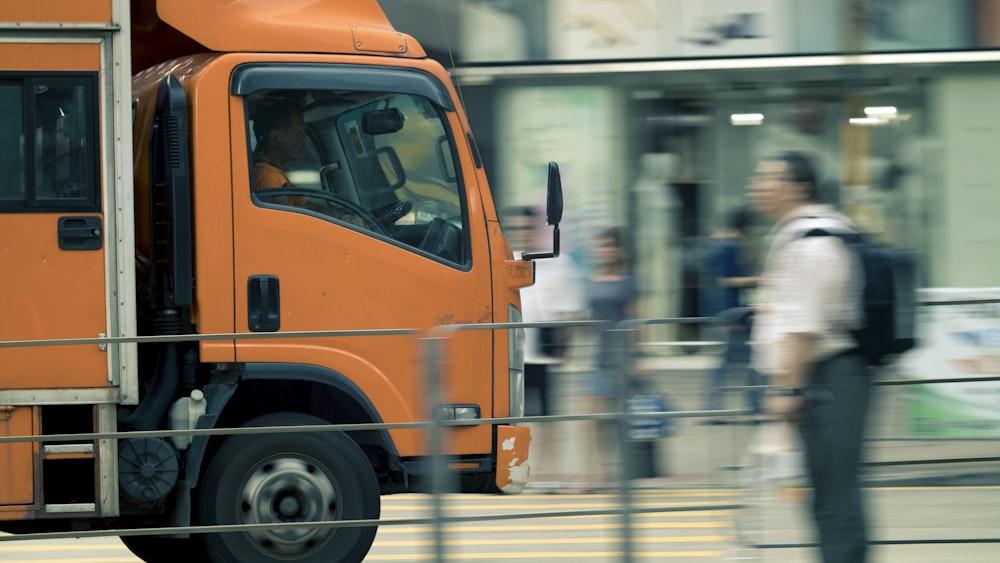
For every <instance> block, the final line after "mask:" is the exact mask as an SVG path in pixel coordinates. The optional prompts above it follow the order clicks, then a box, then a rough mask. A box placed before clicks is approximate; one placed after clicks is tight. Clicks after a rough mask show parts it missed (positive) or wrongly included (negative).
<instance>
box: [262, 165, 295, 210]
mask: <svg viewBox="0 0 1000 563" xmlns="http://www.w3.org/2000/svg"><path fill="white" fill-rule="evenodd" d="M292 187H294V186H293V185H292V182H291V180H289V179H288V176H287V175H286V174H285V172H284V171H283V170H281V169H280V168H278V167H277V166H272V165H270V164H267V163H266V162H257V163H256V164H254V166H253V191H254V192H259V191H261V190H270V189H277V188H292ZM282 199H285V198H275V200H274V201H275V203H284V204H286V205H294V206H295V207H305V205H306V198H305V197H303V196H297V195H296V196H289V197H288V200H287V201H280V200H282Z"/></svg>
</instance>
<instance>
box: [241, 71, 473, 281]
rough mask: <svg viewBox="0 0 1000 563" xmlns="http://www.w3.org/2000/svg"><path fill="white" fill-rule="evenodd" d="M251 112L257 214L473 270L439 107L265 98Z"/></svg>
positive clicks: (398, 98)
mask: <svg viewBox="0 0 1000 563" xmlns="http://www.w3.org/2000/svg"><path fill="white" fill-rule="evenodd" d="M247 105H248V122H247V127H248V133H249V134H248V137H249V139H250V147H249V150H250V152H251V162H252V170H251V186H252V191H253V196H254V200H255V202H256V203H257V204H258V205H261V206H266V207H276V208H281V209H284V210H287V211H294V212H301V213H306V214H310V215H314V216H320V217H322V218H325V219H330V220H332V221H333V222H336V223H338V224H342V225H343V226H346V227H348V228H354V229H359V230H362V231H364V232H367V233H370V234H375V235H379V236H381V237H385V238H388V239H391V240H392V241H394V242H397V243H399V244H401V245H405V246H407V247H409V248H412V249H415V250H417V251H420V252H423V253H427V254H430V255H432V256H433V257H435V258H437V259H440V260H444V261H448V262H452V263H455V264H460V265H461V264H465V263H466V261H467V257H468V255H469V253H468V250H467V249H468V243H467V242H466V240H465V239H466V234H467V228H466V217H465V214H464V208H465V206H464V198H463V193H462V190H461V187H460V181H459V174H458V170H457V166H456V157H455V152H454V144H453V143H452V141H451V139H450V137H449V135H448V131H447V129H446V126H445V123H444V120H443V116H442V113H443V112H442V110H441V109H440V108H438V107H437V106H436V105H435V104H433V103H432V102H431V101H429V100H427V99H426V98H423V97H421V96H419V95H414V94H400V93H383V92H353V91H339V90H309V91H303V90H294V91H290V90H288V91H286V90H261V91H258V92H255V93H254V94H252V95H251V96H249V97H248V104H247Z"/></svg>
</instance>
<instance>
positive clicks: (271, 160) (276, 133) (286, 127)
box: [253, 97, 365, 227]
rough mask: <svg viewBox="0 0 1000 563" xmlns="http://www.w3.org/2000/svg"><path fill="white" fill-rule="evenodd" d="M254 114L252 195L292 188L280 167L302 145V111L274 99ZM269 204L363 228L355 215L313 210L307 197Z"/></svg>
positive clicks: (294, 157) (293, 157)
mask: <svg viewBox="0 0 1000 563" xmlns="http://www.w3.org/2000/svg"><path fill="white" fill-rule="evenodd" d="M255 113H256V115H255V116H254V123H253V129H254V135H255V136H256V138H257V148H256V150H255V151H254V153H253V191H254V193H257V192H260V191H263V190H271V189H278V188H294V187H295V185H294V184H292V181H291V180H289V179H288V175H287V174H286V173H285V171H284V167H285V166H287V165H288V164H289V163H291V162H294V161H295V160H297V159H298V158H299V157H300V156H301V155H302V153H303V151H304V149H305V146H306V122H305V118H304V117H303V114H302V109H301V108H300V107H299V106H298V104H297V103H295V102H294V101H293V100H291V99H288V98H279V97H274V98H271V99H268V100H266V101H264V102H262V103H261V104H260V105H259V106H258V111H256V112H255ZM269 201H271V202H273V203H282V204H286V205H293V206H295V207H302V208H306V209H313V210H315V211H320V212H322V213H324V214H327V215H330V216H332V217H335V218H337V219H340V220H341V221H346V222H348V223H351V224H353V225H356V226H358V227H365V223H364V221H363V220H362V219H361V218H360V217H358V216H357V215H355V214H353V213H349V212H343V211H339V210H334V209H331V208H330V207H327V206H320V207H318V208H317V207H316V206H315V205H310V204H307V197H306V196H303V195H290V196H288V197H281V198H277V197H276V198H269Z"/></svg>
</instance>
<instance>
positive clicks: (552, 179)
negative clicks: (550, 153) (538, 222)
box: [545, 162, 563, 227]
mask: <svg viewBox="0 0 1000 563" xmlns="http://www.w3.org/2000/svg"><path fill="white" fill-rule="evenodd" d="M562 214H563V195H562V176H561V175H560V174H559V165H558V164H556V163H555V162H550V163H549V183H548V199H547V200H546V202H545V223H546V224H547V225H555V226H557V227H558V226H559V222H560V221H562Z"/></svg>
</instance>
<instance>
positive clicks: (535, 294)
mask: <svg viewBox="0 0 1000 563" xmlns="http://www.w3.org/2000/svg"><path fill="white" fill-rule="evenodd" d="M584 307H585V304H584V299H583V285H582V283H581V280H580V274H579V272H578V271H577V270H576V268H574V267H573V264H572V262H571V260H570V258H569V257H568V256H559V257H558V258H542V259H539V260H535V284H534V285H531V286H529V287H526V288H524V289H522V290H521V315H522V317H523V319H524V322H526V323H535V322H544V321H558V320H563V319H565V318H566V317H567V316H568V315H570V314H573V313H579V312H580V311H582V310H584ZM538 333H539V329H537V328H527V329H525V335H524V337H525V344H524V362H525V363H528V364H554V363H559V362H560V361H561V360H559V359H557V358H552V357H549V356H546V355H545V354H543V353H542V351H541V346H540V344H539V334H538Z"/></svg>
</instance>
